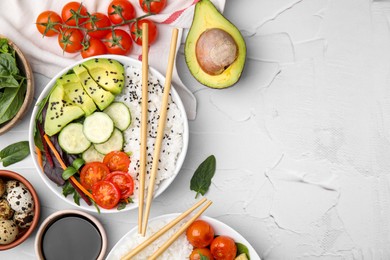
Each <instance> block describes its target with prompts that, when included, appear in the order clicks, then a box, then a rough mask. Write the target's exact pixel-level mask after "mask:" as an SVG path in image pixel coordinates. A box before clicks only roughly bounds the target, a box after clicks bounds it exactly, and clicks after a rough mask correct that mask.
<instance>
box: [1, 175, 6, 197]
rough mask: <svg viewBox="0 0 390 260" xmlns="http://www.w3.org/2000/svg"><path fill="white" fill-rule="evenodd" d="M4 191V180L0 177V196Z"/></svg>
mask: <svg viewBox="0 0 390 260" xmlns="http://www.w3.org/2000/svg"><path fill="white" fill-rule="evenodd" d="M5 191H6V187H5V182H4V181H3V179H0V197H1V196H3V195H4V193H5Z"/></svg>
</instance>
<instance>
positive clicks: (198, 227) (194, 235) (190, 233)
mask: <svg viewBox="0 0 390 260" xmlns="http://www.w3.org/2000/svg"><path fill="white" fill-rule="evenodd" d="M186 235H187V239H188V242H190V244H191V245H193V246H194V247H199V248H203V247H206V246H208V245H210V243H211V241H212V240H213V239H214V229H213V227H212V226H211V225H210V224H209V223H207V222H206V221H204V220H195V221H194V222H193V223H192V224H191V225H190V226H189V227H188V228H187V231H186Z"/></svg>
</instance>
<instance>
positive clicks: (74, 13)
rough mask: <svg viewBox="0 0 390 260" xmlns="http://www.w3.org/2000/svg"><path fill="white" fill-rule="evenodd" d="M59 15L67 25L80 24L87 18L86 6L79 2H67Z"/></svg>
mask: <svg viewBox="0 0 390 260" xmlns="http://www.w3.org/2000/svg"><path fill="white" fill-rule="evenodd" d="M61 16H62V20H63V21H64V23H66V24H67V25H70V26H76V25H82V24H83V23H84V22H85V21H86V20H87V19H88V14H87V8H85V6H83V4H81V3H79V2H69V3H67V4H66V5H64V7H62V11H61Z"/></svg>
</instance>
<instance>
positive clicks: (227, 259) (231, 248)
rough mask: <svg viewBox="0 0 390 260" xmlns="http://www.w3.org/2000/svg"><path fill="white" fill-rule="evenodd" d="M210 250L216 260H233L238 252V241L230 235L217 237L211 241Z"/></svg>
mask: <svg viewBox="0 0 390 260" xmlns="http://www.w3.org/2000/svg"><path fill="white" fill-rule="evenodd" d="M210 250H211V253H212V254H213V256H214V258H215V259H216V260H222V259H223V260H231V259H234V258H235V257H236V254H237V246H236V243H235V242H234V240H233V239H231V238H230V237H228V236H219V237H216V238H215V239H214V240H213V242H212V243H211V246H210Z"/></svg>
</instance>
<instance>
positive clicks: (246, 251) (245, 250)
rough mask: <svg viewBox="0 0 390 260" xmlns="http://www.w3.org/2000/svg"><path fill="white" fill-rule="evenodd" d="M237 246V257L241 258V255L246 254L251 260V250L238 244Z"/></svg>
mask: <svg viewBox="0 0 390 260" xmlns="http://www.w3.org/2000/svg"><path fill="white" fill-rule="evenodd" d="M236 246H237V256H239V255H241V254H246V257H247V258H248V260H250V259H251V258H250V257H249V249H248V247H247V246H246V245H244V244H241V243H238V242H236Z"/></svg>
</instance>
